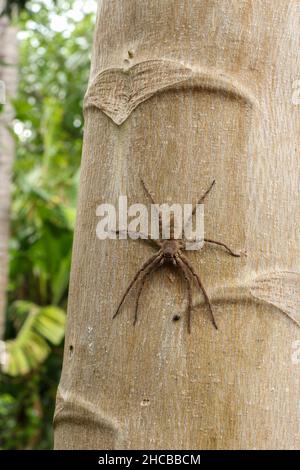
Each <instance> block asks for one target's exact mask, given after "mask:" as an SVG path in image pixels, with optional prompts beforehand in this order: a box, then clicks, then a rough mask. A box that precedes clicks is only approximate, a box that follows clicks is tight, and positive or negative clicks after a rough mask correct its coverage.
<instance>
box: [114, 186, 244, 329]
mask: <svg viewBox="0 0 300 470" xmlns="http://www.w3.org/2000/svg"><path fill="white" fill-rule="evenodd" d="M141 181H142V184H143V187H144V190H145V192H146V194H147V196H148V197H149V199H150V201H151V202H152V204H155V201H154V198H153V196H152V194H151V193H150V192H149V191H148V189H147V187H146V185H145V183H144V181H143V180H141ZM214 184H215V180H214V181H213V182H212V184H211V185H210V187H209V188H208V190H207V191H206V192H205V193H204V194H203V196H202V197H201V198H200V199H199V201H198V204H202V203H203V202H204V200H205V198H206V196H207V195H208V194H209V192H210V191H211V189H212V188H213V186H214ZM195 212H196V206H195V207H194V208H193V211H192V215H194V214H195ZM161 222H162V221H161V214H159V225H160V233H161ZM116 233H117V234H119V233H120V231H117V232H116ZM127 233H128V232H127ZM145 241H148V242H151V243H153V242H154V243H155V244H156V246H158V247H159V250H158V251H157V252H156V253H155V254H154V255H153V256H151V257H150V258H149V259H148V260H147V261H146V262H145V263H144V264H143V265H142V267H141V268H140V269H139V271H138V272H137V273H136V275H135V276H134V278H133V280H132V281H131V283H130V284H129V286H128V287H127V289H126V291H125V293H124V295H123V297H122V299H121V302H120V304H119V306H118V308H117V311H116V313H115V314H114V316H113V318H116V316H117V315H118V314H119V313H120V309H121V307H122V305H123V303H124V301H125V299H126V297H127V295H128V294H129V292H130V290H131V289H132V287H133V286H134V285H135V283H136V282H138V281H139V282H140V286H139V290H138V293H137V298H136V304H135V316H134V322H133V325H135V324H136V322H137V315H138V308H139V300H140V296H141V293H142V289H143V287H144V284H145V281H146V278H147V276H148V275H149V274H151V273H153V272H154V271H155V270H156V269H158V268H159V267H160V266H162V265H163V264H165V263H169V264H170V263H171V264H173V265H174V266H176V267H177V268H179V269H180V270H181V272H182V273H183V276H184V278H185V280H186V283H187V290H188V309H187V313H188V332H189V333H190V332H191V312H192V281H193V280H194V281H195V282H196V285H197V287H198V289H199V290H200V291H201V292H202V293H203V295H204V298H205V301H206V303H207V306H208V309H209V312H210V316H211V320H212V323H213V325H214V327H215V328H216V329H218V326H217V323H216V320H215V317H214V314H213V310H212V306H211V303H210V300H209V297H208V295H207V293H206V290H205V288H204V286H203V284H202V282H201V280H200V278H199V276H198V274H197V273H196V271H195V270H194V268H193V266H192V264H191V263H190V261H189V260H188V259H187V258H186V256H185V255H184V254H183V251H185V250H186V246H185V244H186V241H187V240H186V239H185V238H183V239H182V240H179V239H175V238H174V215H173V214H172V215H171V219H170V238H169V239H165V240H163V239H159V240H153V239H151V238H150V237H148V238H145ZM204 241H205V242H206V243H212V244H215V245H218V246H221V247H223V248H225V249H226V250H227V252H228V253H229V254H230V255H231V256H235V257H240V255H239V254H236V253H234V252H233V251H232V250H231V249H230V248H228V246H226V245H225V244H224V243H221V242H217V241H214V240H210V239H207V238H204ZM178 319H179V318H178ZM176 320H177V319H176Z"/></svg>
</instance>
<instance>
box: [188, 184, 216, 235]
mask: <svg viewBox="0 0 300 470" xmlns="http://www.w3.org/2000/svg"><path fill="white" fill-rule="evenodd" d="M215 183H216V180H213V182H212V183H211V185H210V187H209V188H208V189H207V190H206V191H205V193H204V194H203V195H202V196H201V197H200V199H199V201H198V202H197V204H195V206H194V207H193V211H192V214H191V216H190V217H189V218H188V220H187V222H186V224H185V227H184V228H186V226H187V225H188V224H189V223H190V221H191V218H192V217H193V215H195V213H196V209H197V205H198V204H202V203H203V202H204V199H205V198H206V197H207V196H208V194H209V193H210V191H211V190H212V188H213V187H214V185H215Z"/></svg>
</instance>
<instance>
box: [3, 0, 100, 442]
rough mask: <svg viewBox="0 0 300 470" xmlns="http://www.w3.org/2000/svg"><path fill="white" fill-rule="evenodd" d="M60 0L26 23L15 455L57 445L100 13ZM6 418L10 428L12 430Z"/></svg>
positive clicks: (8, 343)
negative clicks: (87, 102)
mask: <svg viewBox="0 0 300 470" xmlns="http://www.w3.org/2000/svg"><path fill="white" fill-rule="evenodd" d="M56 3H57V4H56V5H54V2H53V1H52V0H47V2H45V1H29V2H27V4H26V7H27V9H26V11H23V12H22V13H21V14H20V18H19V28H20V33H19V36H20V39H21V43H20V81H19V94H18V97H17V99H16V101H15V110H16V119H15V122H14V134H15V136H16V143H17V155H16V162H15V167H14V177H13V188H12V198H13V201H12V221H11V231H12V239H11V246H10V260H11V261H10V281H9V302H8V313H7V328H6V340H5V348H6V351H7V353H8V363H7V365H6V368H5V371H6V373H7V374H10V376H11V377H10V376H9V375H5V376H3V380H2V379H1V380H2V384H1V392H0V444H1V446H2V448H6V449H13V448H28V447H34V448H51V420H52V413H53V407H54V399H55V393H56V387H57V381H58V377H59V373H60V367H61V357H62V344H61V342H62V338H63V330H64V322H65V309H66V302H67V294H68V283H69V272H70V263H71V250H72V239H73V229H74V223H75V206H76V196H77V186H78V179H79V165H80V157H81V148H82V133H83V118H82V102H83V96H84V93H85V90H86V86H87V82H88V74H89V64H90V50H91V44H92V32H93V23H94V16H95V15H94V13H85V14H84V15H82V16H81V17H80V15H78V11H77V12H75V13H76V14H74V11H73V10H72V6H74V5H75V4H76V5H77V7H78V1H72V0H59V1H57V2H56ZM87 3H90V2H82V4H85V5H87ZM95 3H96V2H95ZM23 376H24V378H23ZM25 381H26V382H25ZM37 410H38V411H37ZM1 416H2V417H1ZM1 419H3V420H4V422H7V423H10V424H9V425H7V426H6V427H5V431H4V430H2V431H1V429H2V426H1ZM42 420H43V424H42Z"/></svg>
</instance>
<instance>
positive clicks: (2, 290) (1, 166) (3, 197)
mask: <svg viewBox="0 0 300 470" xmlns="http://www.w3.org/2000/svg"><path fill="white" fill-rule="evenodd" d="M17 56H18V47H17V31H16V28H14V27H11V26H10V25H9V21H8V19H7V18H0V59H1V63H0V80H1V81H2V82H4V84H5V94H6V97H5V101H6V104H5V105H4V107H3V109H2V110H1V112H0V339H1V338H2V336H3V330H4V324H5V305H6V288H7V272H8V240H9V222H10V186H11V172H12V164H13V159H14V142H13V138H12V135H11V125H12V119H13V108H12V105H11V102H10V100H11V99H12V98H13V97H14V96H15V94H16V89H17V67H16V65H17Z"/></svg>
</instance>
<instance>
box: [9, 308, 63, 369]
mask: <svg viewBox="0 0 300 470" xmlns="http://www.w3.org/2000/svg"><path fill="white" fill-rule="evenodd" d="M14 307H15V309H16V311H18V312H19V313H21V314H22V315H23V314H24V312H25V311H26V310H27V312H28V315H27V318H26V320H25V321H24V323H23V325H22V327H21V329H20V331H19V333H18V335H17V337H16V338H15V339H13V340H8V341H6V342H4V345H5V353H6V354H5V356H6V361H5V363H4V365H3V366H2V368H3V372H4V373H6V374H7V375H11V376H14V377H15V376H19V375H25V374H28V373H29V372H30V371H31V370H33V369H35V368H36V367H38V365H39V364H41V363H42V362H43V361H44V360H45V359H46V357H47V356H48V355H49V353H50V351H51V348H50V346H49V344H48V343H50V344H54V345H58V344H60V342H61V341H62V339H63V337H64V330H65V321H66V314H65V312H64V311H63V310H62V309H60V308H58V307H54V306H48V307H40V306H38V305H35V304H33V303H31V302H26V301H18V302H15V304H14Z"/></svg>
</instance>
